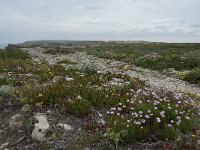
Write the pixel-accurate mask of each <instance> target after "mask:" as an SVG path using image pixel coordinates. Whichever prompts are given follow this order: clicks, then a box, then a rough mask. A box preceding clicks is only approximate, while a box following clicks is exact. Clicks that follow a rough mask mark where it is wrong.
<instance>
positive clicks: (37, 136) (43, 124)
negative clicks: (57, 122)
mask: <svg viewBox="0 0 200 150" xmlns="http://www.w3.org/2000/svg"><path fill="white" fill-rule="evenodd" d="M35 118H36V119H37V120H38V123H36V124H35V128H34V129H33V132H32V135H31V137H32V139H33V140H36V141H44V140H45V136H46V134H47V131H48V129H49V123H48V120H47V117H46V115H45V114H41V113H38V114H36V115H35Z"/></svg>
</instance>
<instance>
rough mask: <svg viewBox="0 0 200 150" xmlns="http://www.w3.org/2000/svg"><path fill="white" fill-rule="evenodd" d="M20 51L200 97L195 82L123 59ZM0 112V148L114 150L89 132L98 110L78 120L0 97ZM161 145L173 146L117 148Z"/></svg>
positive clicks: (53, 109) (39, 58) (51, 109)
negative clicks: (90, 65)
mask: <svg viewBox="0 0 200 150" xmlns="http://www.w3.org/2000/svg"><path fill="white" fill-rule="evenodd" d="M23 50H25V51H28V52H29V54H30V55H31V56H32V59H33V60H34V61H36V62H43V61H46V62H47V63H49V64H56V63H59V62H60V61H63V60H69V61H70V62H73V63H71V64H63V65H64V66H65V67H66V68H68V67H76V68H79V69H81V68H82V66H84V65H86V64H92V65H94V66H95V67H96V68H97V70H98V71H99V72H102V73H105V72H112V73H122V74H126V75H129V76H131V77H136V78H139V79H141V80H144V81H146V83H147V84H149V85H150V87H151V88H153V89H155V90H163V91H172V92H177V93H178V92H186V93H188V92H190V93H192V94H196V95H199V96H200V86H198V85H192V84H189V83H186V82H184V81H181V80H179V79H177V78H176V77H172V76H168V75H164V74H162V73H160V72H157V71H151V70H148V69H143V68H139V67H136V66H133V65H129V64H127V63H124V62H120V61H114V60H109V59H102V58H97V57H95V56H92V55H87V54H86V53H84V52H76V53H71V54H65V55H64V54H61V55H51V54H45V53H43V52H44V51H45V49H43V48H23ZM0 111H1V113H0V150H1V149H2V150H3V149H7V150H9V149H11V150H12V149H67V150H70V149H85V150H93V149H94V150H96V149H106V150H107V149H115V147H114V146H113V144H111V143H110V141H109V140H107V139H106V138H103V137H102V136H100V135H98V134H96V133H95V132H92V129H93V126H92V122H94V121H97V120H98V119H99V118H98V114H99V112H98V111H97V110H92V112H91V115H90V116H88V117H87V118H82V119H81V118H77V117H74V116H72V115H69V114H68V113H66V111H64V110H63V108H60V107H55V106H45V107H42V108H38V107H37V108H29V107H27V108H26V106H21V105H20V104H18V103H16V102H15V101H13V98H12V97H2V96H0ZM90 123H91V124H90ZM24 124H26V126H24ZM88 131H89V132H88ZM94 133H95V135H94ZM44 135H49V136H48V139H46V140H44V137H43V136H44ZM38 141H40V142H38ZM44 141H45V142H44ZM160 147H167V148H169V149H175V148H174V147H173V144H171V143H167V142H161V141H156V142H154V143H134V146H133V145H126V146H124V145H122V147H120V149H129V150H131V149H161V148H160Z"/></svg>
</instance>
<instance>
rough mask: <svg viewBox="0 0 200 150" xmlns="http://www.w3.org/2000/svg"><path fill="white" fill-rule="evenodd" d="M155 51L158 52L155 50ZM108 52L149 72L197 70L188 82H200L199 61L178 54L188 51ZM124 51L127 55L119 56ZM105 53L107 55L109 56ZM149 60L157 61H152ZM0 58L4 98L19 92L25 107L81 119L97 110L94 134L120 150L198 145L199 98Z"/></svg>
mask: <svg viewBox="0 0 200 150" xmlns="http://www.w3.org/2000/svg"><path fill="white" fill-rule="evenodd" d="M152 46H154V47H156V49H154V50H152V49H153V47H152ZM198 46H199V45H189V48H191V51H192V52H194V53H197V51H196V49H198V48H199V47H198ZM105 47H106V48H107V49H106V50H107V51H108V52H109V53H111V52H114V54H113V55H112V57H113V58H115V59H117V60H123V61H126V62H128V61H129V62H132V63H135V64H136V65H138V66H143V67H145V68H151V69H159V70H160V69H165V68H168V67H174V68H175V69H177V70H181V69H192V71H191V72H190V73H189V74H187V75H186V76H185V78H184V79H185V80H187V81H189V82H191V83H199V81H200V78H199V73H200V71H199V69H198V68H197V69H194V67H199V64H200V63H199V60H198V59H194V58H195V57H196V56H194V57H193V58H189V57H186V56H187V55H189V56H192V55H193V54H192V55H190V54H189V52H187V51H186V50H183V51H182V50H178V51H176V50H177V49H182V48H183V49H184V48H185V45H174V46H173V45H172V46H171V47H169V46H168V45H162V46H159V45H158V46H157V45H156V44H153V45H152V44H146V45H143V46H141V45H139V44H135V45H130V46H129V45H128V46H127V47H126V46H125V47H123V49H122V46H121V45H120V44H119V45H117V44H116V43H114V45H111V46H110V45H105ZM98 49H99V48H97V49H96V50H94V51H93V52H92V54H94V53H96V52H97V51H98ZM101 49H102V47H101ZM136 49H138V50H136ZM169 49H172V50H169ZM139 50H140V51H141V52H140V51H139ZM63 51H65V50H63ZM63 51H62V53H63ZM119 51H120V52H122V53H119V54H118V52H119ZM68 52H69V51H68ZM68 52H67V53H68ZM88 52H89V50H88ZM90 52H91V51H90ZM48 53H52V52H51V51H48ZM53 53H54V52H53ZM56 53H59V52H58V51H56ZM64 53H65V52H64ZM104 53H105V54H106V52H105V51H104ZM150 54H151V57H153V58H154V57H155V60H154V59H149V58H147V55H150ZM153 54H155V55H153ZM178 54H179V55H178ZM96 55H98V56H99V55H101V57H108V56H109V55H106V56H103V53H102V52H99V53H97V54H96ZM152 55H153V56H152ZM183 56H185V57H183ZM110 57H111V56H109V58H110ZM0 58H3V59H0V75H1V78H0V87H1V88H0V89H1V90H0V92H1V93H3V92H2V91H3V90H2V89H4V91H5V88H6V87H9V88H10V86H12V88H14V91H13V92H12V95H13V96H14V97H15V98H16V100H20V102H21V103H22V104H29V105H33V106H35V107H39V106H42V105H58V106H59V107H61V108H63V109H64V110H65V111H66V112H68V113H70V114H73V115H75V116H76V117H82V118H84V117H87V116H88V115H90V114H91V115H92V112H91V110H92V109H95V110H100V112H101V113H99V120H98V122H94V124H95V125H94V127H95V131H96V132H98V133H101V136H102V137H103V136H105V137H106V138H108V139H109V140H111V142H113V144H114V145H115V146H116V147H119V144H121V143H133V142H135V141H141V140H143V141H154V140H163V141H173V142H174V143H176V142H177V143H179V144H177V147H181V146H182V145H184V143H182V145H181V144H180V143H181V142H180V141H181V140H182V139H183V135H187V136H188V137H189V139H190V140H189V144H190V145H191V146H194V145H195V144H196V139H195V140H193V137H195V136H196V135H195V130H196V129H198V128H199V122H198V118H197V117H198V114H197V113H198V111H197V109H196V108H197V106H198V101H197V99H198V98H197V97H195V96H190V95H186V94H182V93H165V92H164V91H156V92H155V91H153V90H151V89H150V88H149V87H148V86H146V85H145V84H144V82H143V81H140V80H139V79H137V78H130V77H129V76H126V75H122V74H111V73H106V74H101V73H98V70H96V69H95V66H93V65H91V64H88V65H85V66H83V68H82V69H81V70H77V69H67V70H66V69H65V68H64V67H63V66H61V65H59V64H58V65H48V64H45V63H39V64H38V63H35V62H32V61H31V60H30V59H29V56H28V54H27V53H26V52H22V51H20V50H9V49H7V50H6V51H3V52H0ZM186 60H187V61H186ZM182 62H183V63H182ZM186 62H187V63H186ZM159 63H160V65H159ZM161 64H163V65H161ZM8 85H9V86H8ZM176 139H178V141H176ZM194 141H195V142H194Z"/></svg>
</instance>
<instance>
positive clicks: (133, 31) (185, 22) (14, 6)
mask: <svg viewBox="0 0 200 150" xmlns="http://www.w3.org/2000/svg"><path fill="white" fill-rule="evenodd" d="M28 40H146V41H154V42H155V41H156V42H159V41H162V42H200V0H0V43H19V42H24V41H28Z"/></svg>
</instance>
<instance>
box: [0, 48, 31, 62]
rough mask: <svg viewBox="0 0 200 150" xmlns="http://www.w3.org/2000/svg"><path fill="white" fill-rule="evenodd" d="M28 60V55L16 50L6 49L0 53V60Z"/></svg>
mask: <svg viewBox="0 0 200 150" xmlns="http://www.w3.org/2000/svg"><path fill="white" fill-rule="evenodd" d="M28 58H30V57H29V55H28V53H27V52H25V51H22V50H20V49H17V48H7V49H6V50H1V51H0V60H5V59H17V60H25V59H28Z"/></svg>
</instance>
